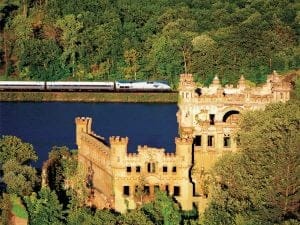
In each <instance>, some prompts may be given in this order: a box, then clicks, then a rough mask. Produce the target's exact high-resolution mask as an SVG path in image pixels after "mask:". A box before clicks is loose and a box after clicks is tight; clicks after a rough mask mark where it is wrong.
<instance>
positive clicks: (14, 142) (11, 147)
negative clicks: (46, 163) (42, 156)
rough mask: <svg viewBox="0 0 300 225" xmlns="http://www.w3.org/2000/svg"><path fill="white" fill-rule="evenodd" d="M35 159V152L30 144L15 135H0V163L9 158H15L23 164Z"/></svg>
mask: <svg viewBox="0 0 300 225" xmlns="http://www.w3.org/2000/svg"><path fill="white" fill-rule="evenodd" d="M37 159H38V157H37V154H36V152H35V151H34V149H33V146H32V145H31V144H29V143H26V142H23V141H22V140H21V139H20V138H18V137H16V136H2V137H1V138H0V162H1V164H2V165H3V164H5V163H6V162H7V161H9V160H15V161H16V162H17V163H20V164H22V165H24V164H29V163H30V162H32V161H36V160H37Z"/></svg>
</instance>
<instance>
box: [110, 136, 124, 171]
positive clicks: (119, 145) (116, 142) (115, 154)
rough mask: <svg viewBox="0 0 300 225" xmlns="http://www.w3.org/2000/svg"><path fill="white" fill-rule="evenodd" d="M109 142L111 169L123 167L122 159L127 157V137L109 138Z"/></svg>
mask: <svg viewBox="0 0 300 225" xmlns="http://www.w3.org/2000/svg"><path fill="white" fill-rule="evenodd" d="M109 142H110V148H111V164H112V167H113V168H121V167H124V159H125V157H126V155H127V146H128V137H119V136H116V137H115V136H112V137H110V138H109Z"/></svg>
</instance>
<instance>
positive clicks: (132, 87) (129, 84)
mask: <svg viewBox="0 0 300 225" xmlns="http://www.w3.org/2000/svg"><path fill="white" fill-rule="evenodd" d="M115 86H116V91H157V92H160V91H171V87H170V86H169V85H168V84H167V83H165V82H158V81H137V82H133V81H116V84H115Z"/></svg>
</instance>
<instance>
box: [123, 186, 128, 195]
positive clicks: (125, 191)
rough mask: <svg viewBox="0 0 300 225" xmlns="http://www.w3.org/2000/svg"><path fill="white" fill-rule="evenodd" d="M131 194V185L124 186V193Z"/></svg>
mask: <svg viewBox="0 0 300 225" xmlns="http://www.w3.org/2000/svg"><path fill="white" fill-rule="evenodd" d="M129 194H130V187H129V186H123V195H125V196H129Z"/></svg>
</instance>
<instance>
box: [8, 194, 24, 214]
mask: <svg viewBox="0 0 300 225" xmlns="http://www.w3.org/2000/svg"><path fill="white" fill-rule="evenodd" d="M11 201H12V213H13V214H14V215H16V216H18V217H20V218H24V219H27V218H28V214H27V211H26V209H25V207H24V205H23V203H22V202H21V199H20V197H17V196H16V195H11Z"/></svg>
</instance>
